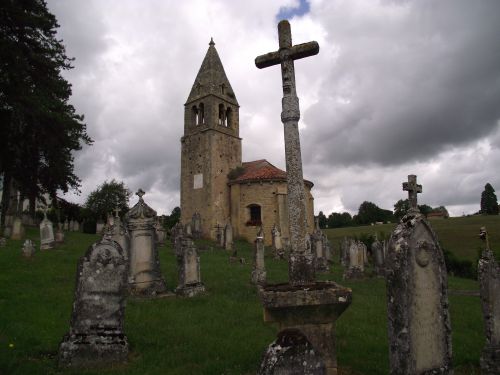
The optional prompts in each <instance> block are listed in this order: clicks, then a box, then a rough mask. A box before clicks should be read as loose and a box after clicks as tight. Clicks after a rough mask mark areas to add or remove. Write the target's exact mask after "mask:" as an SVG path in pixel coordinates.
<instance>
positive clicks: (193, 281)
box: [175, 235, 205, 297]
mask: <svg viewBox="0 0 500 375" xmlns="http://www.w3.org/2000/svg"><path fill="white" fill-rule="evenodd" d="M179 242H180V251H179V253H180V254H179V255H178V256H177V266H178V273H179V286H178V287H177V288H176V289H175V293H176V294H177V295H180V296H182V297H193V296H195V295H197V294H200V293H203V292H204V291H205V285H203V283H202V282H201V275H200V257H199V256H198V251H197V250H196V247H195V245H194V242H193V239H192V237H191V235H185V236H180V238H179Z"/></svg>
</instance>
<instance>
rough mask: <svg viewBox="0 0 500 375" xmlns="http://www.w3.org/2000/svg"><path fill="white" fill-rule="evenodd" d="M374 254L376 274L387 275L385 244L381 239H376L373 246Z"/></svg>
mask: <svg viewBox="0 0 500 375" xmlns="http://www.w3.org/2000/svg"><path fill="white" fill-rule="evenodd" d="M371 249H372V256H373V260H374V262H373V263H374V265H375V274H376V275H378V276H384V275H385V259H384V244H383V243H382V242H380V241H379V240H375V241H373V243H372V246H371Z"/></svg>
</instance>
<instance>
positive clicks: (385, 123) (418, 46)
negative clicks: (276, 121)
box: [303, 1, 500, 165]
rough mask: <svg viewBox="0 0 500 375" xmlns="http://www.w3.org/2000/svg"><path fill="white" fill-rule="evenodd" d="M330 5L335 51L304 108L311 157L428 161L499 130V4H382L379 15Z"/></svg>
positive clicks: (325, 15) (344, 161)
mask: <svg viewBox="0 0 500 375" xmlns="http://www.w3.org/2000/svg"><path fill="white" fill-rule="evenodd" d="M329 4H331V8H330V9H327V10H325V9H324V10H323V12H322V14H321V15H319V17H320V18H322V22H323V23H324V24H328V25H330V26H329V33H328V38H327V40H328V42H330V43H332V44H334V45H335V46H336V49H337V51H338V58H337V59H336V61H334V62H332V64H331V65H330V66H326V69H325V71H324V72H323V74H325V75H326V76H327V78H326V79H325V81H324V83H323V86H322V88H321V91H320V94H319V97H320V100H319V102H318V103H316V104H315V105H313V106H312V107H311V108H309V109H308V110H307V111H306V112H305V114H304V120H305V121H307V123H308V124H311V128H313V129H314V132H313V131H310V132H309V131H306V132H304V133H303V134H304V142H305V144H306V149H309V150H311V152H309V153H307V154H306V160H307V162H308V163H321V164H337V165H353V164H359V165H367V164H373V163H375V164H380V165H388V164H402V163H406V162H408V161H415V160H421V161H425V160H429V159H430V158H432V157H433V156H435V155H437V154H439V153H441V152H443V151H445V150H447V149H450V148H452V147H454V146H458V145H465V144H468V143H470V142H471V141H474V140H476V139H479V138H481V137H484V136H486V135H488V134H490V133H491V132H492V131H493V130H494V129H495V128H496V123H497V121H498V119H499V118H500V106H499V105H498V103H499V102H500V49H499V48H498V35H500V22H498V14H500V2H495V1H489V2H486V1H485V2H469V1H462V2H457V1H440V2H434V1H432V2H431V1H415V2H403V3H384V6H382V7H381V8H382V9H379V11H380V12H381V14H378V16H374V15H372V14H370V13H369V12H368V10H366V12H365V11H364V10H363V9H358V10H357V11H353V10H352V9H351V10H350V12H349V11H348V12H339V10H340V9H336V8H335V7H336V5H335V4H336V3H335V2H331V3H329ZM366 5H367V4H366ZM344 10H345V9H344ZM339 17H343V19H342V20H340V19H339ZM312 145H314V147H312ZM307 146H309V147H307ZM312 150H314V153H313V152H312Z"/></svg>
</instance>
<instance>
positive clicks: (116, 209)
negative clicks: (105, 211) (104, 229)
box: [113, 207, 120, 217]
mask: <svg viewBox="0 0 500 375" xmlns="http://www.w3.org/2000/svg"><path fill="white" fill-rule="evenodd" d="M113 211H114V212H115V217H118V214H119V213H120V207H116V208H115V209H114V210H113Z"/></svg>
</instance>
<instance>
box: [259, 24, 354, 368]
mask: <svg viewBox="0 0 500 375" xmlns="http://www.w3.org/2000/svg"><path fill="white" fill-rule="evenodd" d="M278 39H279V50H278V51H275V52H270V53H267V54H265V55H261V56H259V57H257V58H256V59H255V64H256V65H257V67H258V68H266V67H270V66H273V65H277V64H280V65H281V77H282V87H283V99H282V113H281V121H282V122H283V126H284V134H285V160H286V172H287V202H288V223H289V233H290V257H289V262H288V278H289V282H288V283H287V284H281V285H279V284H278V285H269V286H265V287H263V288H261V289H260V290H259V292H260V293H259V294H260V297H261V300H262V303H263V305H264V320H265V321H267V322H278V324H279V327H280V333H279V334H278V339H277V341H276V342H275V343H274V344H271V345H270V346H269V347H268V349H267V351H266V353H265V354H264V359H263V361H262V364H261V367H260V369H259V371H258V374H266V375H267V374H276V375H277V374H307V373H309V374H319V373H322V374H327V375H333V374H337V361H336V354H335V348H334V346H333V343H334V341H335V340H334V337H333V332H334V323H335V321H336V319H338V317H339V316H340V315H341V314H342V312H343V311H344V310H345V309H346V308H347V306H349V304H350V303H351V295H352V291H351V290H350V289H347V288H343V287H341V286H339V285H337V284H336V283H334V282H317V281H316V279H315V267H314V254H312V252H311V247H310V246H307V244H306V234H307V228H306V204H305V203H306V202H305V191H304V179H303V175H302V157H301V151H300V138H299V126H298V122H299V119H300V110H299V99H298V97H297V93H296V89H295V71H294V60H296V59H300V58H304V57H308V56H312V55H315V54H317V53H318V52H319V45H318V43H316V42H309V43H304V44H298V45H295V46H293V45H292V34H291V30H290V24H289V23H288V21H286V20H284V21H281V22H280V23H279V24H278ZM277 348H279V349H280V350H278V351H276V349H277ZM290 353H295V354H294V359H295V360H294V361H291V360H290V358H289V355H290ZM312 353H314V354H312ZM292 362H293V363H292ZM314 369H318V370H314ZM319 369H323V370H319Z"/></svg>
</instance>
